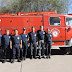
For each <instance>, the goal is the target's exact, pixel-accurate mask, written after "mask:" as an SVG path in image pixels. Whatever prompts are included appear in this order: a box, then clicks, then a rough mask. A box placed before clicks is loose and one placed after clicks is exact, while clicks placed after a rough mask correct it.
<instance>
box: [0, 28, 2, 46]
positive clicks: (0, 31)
mask: <svg viewBox="0 0 72 72" xmlns="http://www.w3.org/2000/svg"><path fill="white" fill-rule="evenodd" d="M1 37H2V35H1V27H0V47H1Z"/></svg>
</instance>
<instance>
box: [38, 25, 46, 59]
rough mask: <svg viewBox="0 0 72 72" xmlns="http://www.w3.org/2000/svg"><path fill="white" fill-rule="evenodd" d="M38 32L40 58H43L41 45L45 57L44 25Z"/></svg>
mask: <svg viewBox="0 0 72 72" xmlns="http://www.w3.org/2000/svg"><path fill="white" fill-rule="evenodd" d="M37 33H38V46H39V54H38V55H39V59H41V47H42V57H43V58H45V55H44V38H45V31H44V30H43V26H42V25H41V26H40V30H38V31H37Z"/></svg>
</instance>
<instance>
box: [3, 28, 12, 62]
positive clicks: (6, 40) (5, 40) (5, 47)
mask: <svg viewBox="0 0 72 72" xmlns="http://www.w3.org/2000/svg"><path fill="white" fill-rule="evenodd" d="M10 39H11V37H10V35H9V30H8V29H6V34H4V35H3V36H2V49H3V61H2V62H3V63H5V62H6V55H7V52H9V56H10Z"/></svg>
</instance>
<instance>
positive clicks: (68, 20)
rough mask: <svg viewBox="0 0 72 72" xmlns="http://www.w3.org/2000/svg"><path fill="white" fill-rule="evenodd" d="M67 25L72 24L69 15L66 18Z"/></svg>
mask: <svg viewBox="0 0 72 72" xmlns="http://www.w3.org/2000/svg"><path fill="white" fill-rule="evenodd" d="M66 25H67V26H72V18H69V17H67V18H66Z"/></svg>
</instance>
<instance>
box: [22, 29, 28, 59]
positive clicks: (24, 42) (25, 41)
mask: <svg viewBox="0 0 72 72" xmlns="http://www.w3.org/2000/svg"><path fill="white" fill-rule="evenodd" d="M21 37H22V49H21V51H22V55H21V56H22V59H21V60H23V59H24V60H25V59H26V55H27V49H28V40H29V36H28V34H26V28H23V34H21Z"/></svg>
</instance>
